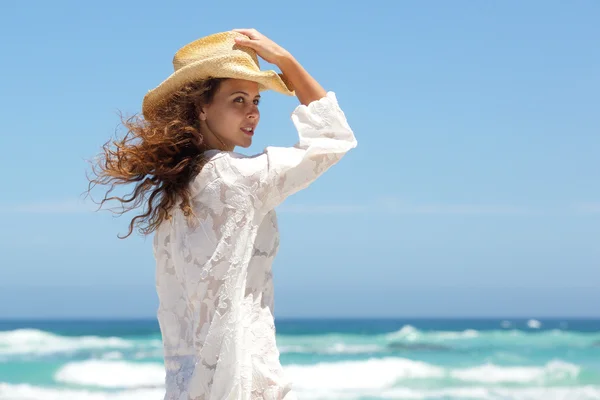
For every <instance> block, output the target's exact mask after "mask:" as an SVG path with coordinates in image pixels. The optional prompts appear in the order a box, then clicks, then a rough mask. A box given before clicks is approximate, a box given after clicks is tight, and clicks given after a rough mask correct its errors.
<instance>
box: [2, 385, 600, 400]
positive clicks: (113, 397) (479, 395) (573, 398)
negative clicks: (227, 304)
mask: <svg viewBox="0 0 600 400" xmlns="http://www.w3.org/2000/svg"><path fill="white" fill-rule="evenodd" d="M297 393H298V395H299V396H298V397H300V398H302V399H303V400H357V399H359V398H360V397H366V396H371V397H376V398H382V399H390V400H391V399H414V400H417V399H418V400H427V399H432V400H433V399H440V398H444V399H452V400H459V399H460V400H465V399H477V400H506V399H510V400H540V399H544V400H567V399H568V400H598V399H600V387H599V386H585V387H551V388H540V387H535V388H486V387H455V388H448V389H406V388H397V389H389V390H374V391H373V390H360V391H323V390H297ZM163 397H164V389H163V388H153V389H135V390H123V391H117V392H114V391H111V392H96V391H91V390H77V389H57V388H46V387H40V386H33V385H28V384H21V385H13V384H6V383H0V398H1V399H2V400H65V399H77V400H162V399H163Z"/></svg>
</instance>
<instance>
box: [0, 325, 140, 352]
mask: <svg viewBox="0 0 600 400" xmlns="http://www.w3.org/2000/svg"><path fill="white" fill-rule="evenodd" d="M133 346H134V344H133V343H132V342H131V341H128V340H125V339H121V338H118V337H99V336H76V337H70V336H60V335H55V334H53V333H50V332H45V331H41V330H37V329H17V330H13V331H4V332H0V355H44V354H53V353H62V352H72V351H77V350H82V349H103V348H110V349H119V348H130V347H133Z"/></svg>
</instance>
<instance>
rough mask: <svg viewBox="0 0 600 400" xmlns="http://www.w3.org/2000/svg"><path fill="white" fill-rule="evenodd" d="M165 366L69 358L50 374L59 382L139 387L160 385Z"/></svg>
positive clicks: (109, 386)
mask: <svg viewBox="0 0 600 400" xmlns="http://www.w3.org/2000/svg"><path fill="white" fill-rule="evenodd" d="M164 376H165V370H164V366H163V364H159V363H135V362H127V361H108V360H87V361H81V362H70V363H68V364H66V365H65V366H64V367H62V368H61V369H60V370H58V371H57V372H56V374H55V375H54V379H55V380H56V381H57V382H60V383H67V384H74V385H86V386H98V387H103V388H140V387H148V386H151V387H155V386H161V385H163V382H164Z"/></svg>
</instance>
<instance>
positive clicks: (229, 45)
mask: <svg viewBox="0 0 600 400" xmlns="http://www.w3.org/2000/svg"><path fill="white" fill-rule="evenodd" d="M237 36H241V37H244V38H246V36H245V35H243V34H241V33H238V32H233V31H229V32H221V33H215V34H213V35H210V36H206V37H203V38H201V39H198V40H195V41H193V42H191V43H189V44H187V45H185V46H183V47H182V48H181V49H179V50H178V51H177V53H175V56H174V57H173V67H174V69H175V72H173V73H172V74H171V75H170V76H169V77H168V78H167V79H165V80H164V81H163V82H162V83H161V84H160V85H158V86H157V87H156V88H154V89H152V90H149V91H148V93H146V95H145V96H144V100H143V102H142V113H143V114H144V117H145V118H146V119H148V118H149V117H150V116H151V115H152V113H153V111H154V110H155V108H156V107H157V106H160V105H161V104H162V102H164V101H165V100H167V99H168V98H169V96H170V95H171V94H173V93H174V92H175V91H177V90H178V89H180V88H181V87H182V86H183V85H185V84H187V83H189V82H194V81H198V80H202V79H206V78H209V77H212V78H237V79H246V80H249V81H254V82H257V83H258V84H259V90H261V91H263V90H268V89H272V90H275V91H276V92H279V93H283V94H287V95H293V94H294V91H293V89H292V87H291V85H290V84H289V83H288V82H286V81H285V78H284V77H283V75H282V74H278V73H277V72H275V71H272V70H267V71H261V69H260V66H259V64H258V57H257V56H256V51H254V50H253V49H251V48H250V47H247V46H239V45H238V44H236V43H235V38H236V37H237Z"/></svg>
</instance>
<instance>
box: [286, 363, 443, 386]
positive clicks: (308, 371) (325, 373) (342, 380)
mask: <svg viewBox="0 0 600 400" xmlns="http://www.w3.org/2000/svg"><path fill="white" fill-rule="evenodd" d="M285 372H286V374H287V375H289V377H290V378H291V379H292V381H293V382H294V387H296V388H301V389H304V390H315V389H317V390H324V389H326V390H364V389H383V388H391V387H393V385H394V383H395V382H396V381H398V380H399V379H426V378H432V377H433V378H443V377H444V369H443V368H440V367H437V366H434V365H430V364H427V363H424V362H421V361H413V360H408V359H404V358H383V359H370V360H365V361H345V362H336V363H319V364H314V365H289V366H286V367H285Z"/></svg>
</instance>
